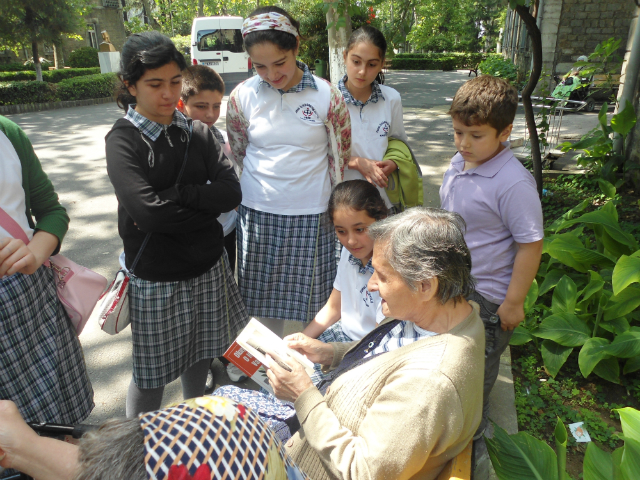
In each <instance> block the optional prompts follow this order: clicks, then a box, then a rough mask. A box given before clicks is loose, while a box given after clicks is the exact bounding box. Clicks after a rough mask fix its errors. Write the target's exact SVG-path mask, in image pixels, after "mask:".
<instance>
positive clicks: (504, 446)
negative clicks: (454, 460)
mask: <svg viewBox="0 0 640 480" xmlns="http://www.w3.org/2000/svg"><path fill="white" fill-rule="evenodd" d="M486 442H487V450H489V456H490V457H491V463H492V464H493V469H494V470H495V472H496V475H497V476H498V478H499V479H500V480H512V479H514V478H517V479H518V480H557V479H558V470H557V459H556V455H555V453H554V452H553V450H552V449H551V447H550V446H549V445H547V444H546V443H545V442H542V441H540V440H536V439H535V438H533V437H532V436H531V435H529V434H528V433H525V432H519V433H516V434H515V435H508V434H507V432H506V431H504V429H502V428H500V427H499V426H497V425H495V429H494V434H493V438H487V439H486Z"/></svg>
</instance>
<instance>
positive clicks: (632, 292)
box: [604, 287, 640, 321]
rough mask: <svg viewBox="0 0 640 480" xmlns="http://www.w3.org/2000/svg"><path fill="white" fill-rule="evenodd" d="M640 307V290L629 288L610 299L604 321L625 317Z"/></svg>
mask: <svg viewBox="0 0 640 480" xmlns="http://www.w3.org/2000/svg"><path fill="white" fill-rule="evenodd" d="M638 306H640V288H635V287H627V288H625V289H624V290H622V292H620V293H619V294H618V295H614V296H612V297H611V298H610V299H609V301H608V302H607V304H606V306H605V309H604V320H605V321H608V320H613V319H614V318H618V317H624V316H625V315H627V314H628V313H631V312H633V311H634V310H635V309H636V308H638Z"/></svg>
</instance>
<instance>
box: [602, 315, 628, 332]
mask: <svg viewBox="0 0 640 480" xmlns="http://www.w3.org/2000/svg"><path fill="white" fill-rule="evenodd" d="M599 327H600V328H603V329H605V330H606V331H607V332H611V333H613V334H615V335H620V334H622V333H624V332H628V331H629V322H628V321H627V319H626V317H618V318H614V319H613V320H609V321H608V322H600V325H599Z"/></svg>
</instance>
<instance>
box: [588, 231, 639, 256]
mask: <svg viewBox="0 0 640 480" xmlns="http://www.w3.org/2000/svg"><path fill="white" fill-rule="evenodd" d="M594 226H595V225H594ZM597 228H600V230H601V231H600V232H598V233H597V234H596V237H598V236H599V237H600V241H601V242H602V245H604V248H605V249H606V250H607V252H609V253H610V254H611V255H613V256H614V257H615V258H619V257H620V256H621V255H626V254H627V253H631V248H629V247H628V246H627V245H625V244H624V243H621V242H619V241H618V240H617V239H615V238H613V237H612V236H611V235H609V232H607V231H606V230H604V229H603V228H602V227H597Z"/></svg>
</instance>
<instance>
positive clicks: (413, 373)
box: [218, 208, 484, 480]
mask: <svg viewBox="0 0 640 480" xmlns="http://www.w3.org/2000/svg"><path fill="white" fill-rule="evenodd" d="M464 228H465V226H464V221H463V220H462V218H461V217H460V216H459V215H457V214H455V213H450V212H446V211H444V210H439V209H427V208H413V209H409V210H407V211H405V212H404V213H402V214H399V215H396V216H393V217H390V218H388V219H386V220H382V221H379V222H376V223H374V224H373V225H371V226H370V227H369V235H370V236H371V237H372V238H373V239H374V241H375V243H374V249H373V262H372V263H373V267H374V269H375V273H374V274H373V276H372V277H371V279H370V281H369V290H371V291H377V292H379V293H380V297H381V298H382V311H383V313H384V314H385V315H386V317H387V318H386V319H385V321H383V322H382V323H381V324H380V325H379V326H378V327H377V328H376V329H375V330H373V331H372V332H371V333H370V334H368V335H367V336H365V337H364V338H363V339H362V340H360V341H359V342H353V343H330V344H326V343H322V342H320V341H317V340H313V339H310V338H308V337H306V336H304V335H303V334H295V335H292V336H289V337H287V339H286V340H287V341H288V344H289V346H291V347H292V348H295V349H297V350H298V351H300V352H301V353H303V354H305V355H307V357H308V358H309V359H310V360H312V361H314V362H316V363H320V364H322V365H324V367H325V370H326V371H331V373H330V375H329V376H328V378H327V379H326V380H325V381H323V382H321V383H320V384H318V385H317V386H314V385H313V384H312V383H311V380H310V378H309V377H308V376H307V374H306V373H305V371H304V370H303V369H302V367H301V366H300V365H298V364H297V363H296V362H289V364H290V365H289V366H290V367H292V371H291V372H288V371H286V370H285V369H283V368H281V367H280V366H278V365H277V364H275V362H272V363H271V365H270V370H269V372H268V376H269V380H270V382H271V384H272V386H273V388H274V391H275V394H276V396H277V397H278V398H280V399H282V400H287V401H289V402H293V404H288V405H292V407H291V408H292V409H293V408H295V411H294V413H295V417H293V418H289V419H287V420H286V422H284V423H286V425H287V426H288V427H289V428H291V430H292V433H293V430H296V428H299V430H298V431H297V433H295V435H293V437H291V438H290V440H289V441H288V442H287V444H286V446H287V449H288V451H289V453H290V454H291V455H292V457H293V458H294V460H295V461H296V463H297V464H298V465H299V466H300V467H301V468H302V470H303V471H304V472H305V473H306V474H308V475H309V476H310V477H311V478H313V479H314V480H319V479H324V478H340V479H365V478H366V479H370V478H371V479H374V478H377V479H409V478H420V479H433V478H435V477H436V476H437V475H438V473H439V472H440V471H441V470H442V468H443V466H444V465H445V464H446V462H447V461H449V460H450V459H452V458H453V457H454V456H456V455H457V454H458V453H460V452H461V451H462V450H463V449H464V447H465V446H466V445H467V444H468V443H469V441H470V440H471V438H472V436H473V433H474V432H475V430H476V428H477V426H478V425H479V423H480V418H481V414H482V398H481V397H482V395H481V394H480V393H479V392H482V374H481V372H482V368H483V364H484V328H483V326H482V323H481V321H480V318H479V316H478V312H477V307H476V306H474V307H472V305H471V304H469V303H468V302H467V301H466V300H465V299H464V297H465V296H466V295H468V294H469V293H470V291H471V290H472V289H473V281H472V278H471V275H470V269H471V257H470V254H469V251H468V249H467V246H466V244H465V242H464V238H463V233H464ZM224 389H225V391H227V392H228V390H227V387H224ZM222 393H223V392H221V391H220V390H219V391H218V394H222ZM253 395H254V399H255V398H256V397H257V396H258V395H260V394H259V393H257V392H256V393H254V394H253ZM243 398H244V399H245V400H247V397H246V396H245V397H243ZM263 400H264V401H265V402H264V403H266V400H268V399H267V398H266V397H265V398H263ZM256 403H257V404H256V405H253V407H254V409H257V410H258V411H260V413H261V415H263V417H265V418H266V419H267V420H268V421H269V423H270V424H272V426H273V424H274V423H276V424H277V423H278V422H273V415H274V412H276V410H277V409H276V408H275V406H271V407H268V406H265V405H264V404H262V405H260V402H256ZM248 405H251V403H250V402H249V403H248ZM286 406H287V404H286V403H284V404H281V405H280V407H281V408H280V411H279V412H276V413H278V414H279V415H282V410H284V409H285V407H286ZM296 420H297V422H296ZM294 425H295V426H294ZM276 426H277V425H276Z"/></svg>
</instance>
